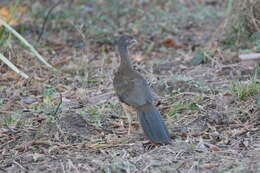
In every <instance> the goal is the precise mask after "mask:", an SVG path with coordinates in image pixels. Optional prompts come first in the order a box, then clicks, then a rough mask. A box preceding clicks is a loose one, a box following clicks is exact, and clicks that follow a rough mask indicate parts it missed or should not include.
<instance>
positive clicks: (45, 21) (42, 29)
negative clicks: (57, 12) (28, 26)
mask: <svg viewBox="0 0 260 173" xmlns="http://www.w3.org/2000/svg"><path fill="white" fill-rule="evenodd" d="M61 2H62V0H59V1H58V2H57V3H56V4H54V5H53V6H52V7H51V8H50V9H49V11H48V13H47V15H46V16H45V17H44V20H43V23H42V28H41V32H40V34H39V36H38V41H40V40H41V38H42V35H43V33H44V30H45V26H46V24H47V21H48V19H49V16H50V14H51V13H52V11H53V10H54V9H55V8H56V7H57V6H58V5H59V4H60V3H61Z"/></svg>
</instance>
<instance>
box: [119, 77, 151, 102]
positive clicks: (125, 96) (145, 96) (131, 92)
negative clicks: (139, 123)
mask: <svg viewBox="0 0 260 173" xmlns="http://www.w3.org/2000/svg"><path fill="white" fill-rule="evenodd" d="M119 99H120V101H122V102H124V103H126V104H128V105H132V106H142V105H145V104H147V103H152V101H153V96H152V94H151V91H150V88H149V86H148V84H147V82H146V81H145V80H144V79H143V78H134V79H131V80H128V81H127V82H126V83H125V86H124V87H123V89H122V90H121V93H120V94H119Z"/></svg>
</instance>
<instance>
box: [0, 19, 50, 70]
mask: <svg viewBox="0 0 260 173" xmlns="http://www.w3.org/2000/svg"><path fill="white" fill-rule="evenodd" d="M0 24H2V25H4V26H5V27H6V28H7V29H8V30H9V31H10V32H11V33H12V34H14V35H15V36H16V37H17V38H18V39H19V40H20V41H21V42H22V43H23V44H25V45H26V46H27V47H28V48H29V49H30V51H32V53H33V54H34V55H35V56H36V57H37V58H38V59H39V60H40V61H41V62H43V63H44V64H45V65H46V66H48V67H49V68H54V67H53V66H52V65H50V64H49V63H48V62H47V61H46V60H45V59H44V58H43V57H42V56H41V55H40V54H39V53H38V52H37V51H36V50H35V49H34V47H33V46H32V45H31V44H30V43H28V42H27V41H26V40H25V39H24V38H23V37H22V36H21V35H20V34H19V33H18V32H16V31H15V30H14V29H13V28H12V27H11V26H10V25H8V24H7V23H6V22H5V21H4V20H3V19H1V18H0Z"/></svg>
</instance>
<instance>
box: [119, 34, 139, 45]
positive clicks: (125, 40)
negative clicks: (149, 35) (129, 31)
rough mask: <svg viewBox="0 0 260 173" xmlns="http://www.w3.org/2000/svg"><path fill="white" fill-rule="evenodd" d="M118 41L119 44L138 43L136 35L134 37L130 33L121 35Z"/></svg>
mask: <svg viewBox="0 0 260 173" xmlns="http://www.w3.org/2000/svg"><path fill="white" fill-rule="evenodd" d="M117 43H118V45H119V46H126V47H129V46H132V45H134V44H136V43H137V41H136V40H135V39H134V37H132V36H130V35H123V36H121V37H119V39H118V42H117Z"/></svg>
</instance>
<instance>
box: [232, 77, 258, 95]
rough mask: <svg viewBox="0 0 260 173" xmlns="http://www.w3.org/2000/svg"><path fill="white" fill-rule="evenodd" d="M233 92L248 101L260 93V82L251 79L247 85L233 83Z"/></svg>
mask: <svg viewBox="0 0 260 173" xmlns="http://www.w3.org/2000/svg"><path fill="white" fill-rule="evenodd" d="M231 91H232V92H234V93H235V94H236V95H237V96H238V97H239V98H240V99H247V98H248V97H251V96H256V95H257V94H259V93H260V81H259V80H256V79H251V80H249V81H247V82H246V83H242V82H233V83H232V85H231Z"/></svg>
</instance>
